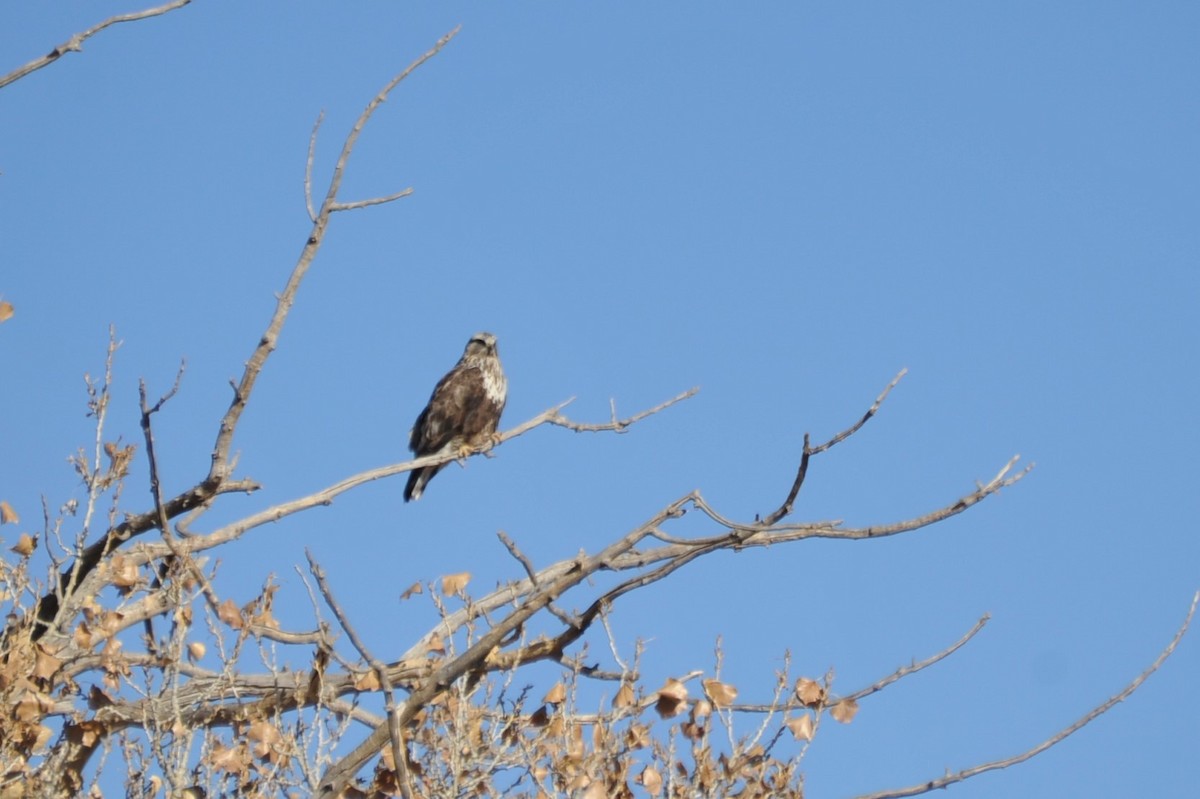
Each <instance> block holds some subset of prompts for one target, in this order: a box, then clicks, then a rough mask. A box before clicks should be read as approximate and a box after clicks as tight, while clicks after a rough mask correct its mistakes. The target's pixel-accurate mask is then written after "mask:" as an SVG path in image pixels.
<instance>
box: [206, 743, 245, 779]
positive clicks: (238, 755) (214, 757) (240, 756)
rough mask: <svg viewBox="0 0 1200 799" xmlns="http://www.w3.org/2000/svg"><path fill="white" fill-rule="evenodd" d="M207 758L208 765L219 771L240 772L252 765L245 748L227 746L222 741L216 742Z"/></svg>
mask: <svg viewBox="0 0 1200 799" xmlns="http://www.w3.org/2000/svg"><path fill="white" fill-rule="evenodd" d="M205 759H206V760H207V761H208V765H210V766H212V767H213V768H214V769H217V770H218V771H230V772H234V773H239V774H240V773H242V772H244V771H246V769H247V768H249V766H250V758H249V756H248V754H247V752H246V750H245V749H243V748H242V747H240V746H225V745H224V744H222V743H217V744H215V745H214V746H213V748H212V749H210V750H209V752H208V757H207V758H205Z"/></svg>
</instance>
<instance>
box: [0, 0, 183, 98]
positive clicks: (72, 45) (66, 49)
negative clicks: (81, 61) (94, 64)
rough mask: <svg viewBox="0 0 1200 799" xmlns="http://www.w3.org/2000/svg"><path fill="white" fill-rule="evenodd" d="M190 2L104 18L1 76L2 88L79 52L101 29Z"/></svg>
mask: <svg viewBox="0 0 1200 799" xmlns="http://www.w3.org/2000/svg"><path fill="white" fill-rule="evenodd" d="M190 2H192V0H172V2H170V3H165V4H163V5H161V6H156V7H155V8H149V9H146V10H145V11H136V12H134V13H131V14H117V15H116V16H113V17H109V18H108V19H106V20H104V21H103V22H101V23H100V24H98V25H93V26H92V27H90V28H88V29H87V30H85V31H83V32H81V33H77V34H75V35H74V36H72V37H71V38H70V39H67V41H65V42H63V43H62V44H60V45H59V46H58V47H55V48H54V49H53V50H51V51H50V52H49V53H46V55H44V56H41V57H40V58H35V59H33V60H32V61H30V62H29V63H28V64H25V65H24V66H22V67H19V68H18V69H15V70H13V71H12V72H10V73H8V74H7V75H4V76H0V89H2V88H4V87H5V86H7V85H8V84H10V83H13V82H14V81H18V80H20V79H21V78H23V77H25V76H26V75H28V74H30V73H31V72H36V71H37V70H39V69H41V68H42V67H45V66H49V65H50V64H53V63H54V62H55V61H57V60H58V59H60V58H62V57H63V56H64V55H66V54H67V53H77V52H80V51H82V50H83V43H84V42H85V41H87V40H88V39H90V38H91V37H93V36H95V35H96V34H97V33H99V32H100V31H102V30H104V29H105V28H108V27H111V26H112V25H116V24H118V23H121V22H136V21H137V20H140V19H147V18H149V17H157V16H159V15H161V14H166V13H167V12H168V11H174V10H175V9H177V8H183V7H184V6H186V5H187V4H188V3H190Z"/></svg>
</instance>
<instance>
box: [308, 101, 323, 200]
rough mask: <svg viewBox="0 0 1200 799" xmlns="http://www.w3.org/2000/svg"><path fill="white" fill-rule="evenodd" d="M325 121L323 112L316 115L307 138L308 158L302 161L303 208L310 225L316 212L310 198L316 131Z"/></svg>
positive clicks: (315, 150) (315, 151) (315, 149)
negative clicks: (306, 211)
mask: <svg viewBox="0 0 1200 799" xmlns="http://www.w3.org/2000/svg"><path fill="white" fill-rule="evenodd" d="M324 119H325V112H324V111H322V112H321V113H319V114H317V121H316V122H314V123H313V129H312V135H310V136H309V137H308V158H306V159H304V207H305V208H307V209H308V219H309V221H310V222H312V223H314V224H315V223H316V221H317V211H316V209H315V208H314V207H313V198H312V173H313V159H314V158H316V153H317V131H319V130H320V129H321V122H322V121H324Z"/></svg>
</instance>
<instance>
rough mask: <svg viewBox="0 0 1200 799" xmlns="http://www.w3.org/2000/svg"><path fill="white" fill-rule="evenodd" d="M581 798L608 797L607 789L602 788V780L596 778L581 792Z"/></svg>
mask: <svg viewBox="0 0 1200 799" xmlns="http://www.w3.org/2000/svg"><path fill="white" fill-rule="evenodd" d="M583 799H608V791H606V790H604V782H603V781H601V780H596V781H595V782H593V783H592V784H591V785H589V786H588V787H587V790H586V791H584V792H583Z"/></svg>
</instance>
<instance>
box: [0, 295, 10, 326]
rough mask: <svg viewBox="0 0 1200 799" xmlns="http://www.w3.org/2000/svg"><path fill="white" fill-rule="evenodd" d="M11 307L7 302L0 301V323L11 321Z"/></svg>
mask: <svg viewBox="0 0 1200 799" xmlns="http://www.w3.org/2000/svg"><path fill="white" fill-rule="evenodd" d="M12 315H13V306H12V303H11V302H8V301H7V300H0V322H7V321H8V320H9V319H12Z"/></svg>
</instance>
